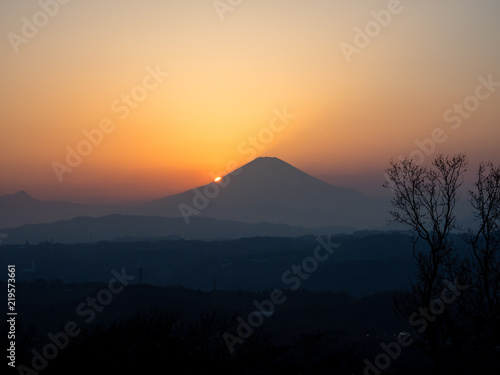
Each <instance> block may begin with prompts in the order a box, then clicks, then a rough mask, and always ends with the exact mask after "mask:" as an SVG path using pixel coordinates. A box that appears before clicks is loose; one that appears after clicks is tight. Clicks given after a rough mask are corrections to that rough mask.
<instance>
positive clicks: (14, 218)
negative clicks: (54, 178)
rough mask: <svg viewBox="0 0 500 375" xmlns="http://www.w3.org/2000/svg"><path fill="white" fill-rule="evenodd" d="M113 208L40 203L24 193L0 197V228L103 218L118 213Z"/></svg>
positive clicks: (117, 209) (117, 208) (115, 208)
mask: <svg viewBox="0 0 500 375" xmlns="http://www.w3.org/2000/svg"><path fill="white" fill-rule="evenodd" d="M121 210H123V209H122V208H119V207H115V206H97V205H87V204H79V203H70V202H62V201H42V200H38V199H35V198H33V197H32V196H30V195H29V194H28V193H27V192H25V191H19V192H18V193H16V194H10V195H3V196H0V228H14V227H17V226H21V225H24V224H36V223H51V222H54V221H56V220H63V219H71V218H74V217H77V216H103V215H109V214H112V213H116V212H120V211H121Z"/></svg>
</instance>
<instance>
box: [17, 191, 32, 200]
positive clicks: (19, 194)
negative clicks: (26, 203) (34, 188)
mask: <svg viewBox="0 0 500 375" xmlns="http://www.w3.org/2000/svg"><path fill="white" fill-rule="evenodd" d="M13 197H17V198H31V195H29V194H28V193H27V192H26V191H24V190H19V191H18V192H17V193H16V194H13Z"/></svg>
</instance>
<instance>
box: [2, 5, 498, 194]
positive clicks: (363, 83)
mask: <svg viewBox="0 0 500 375" xmlns="http://www.w3.org/2000/svg"><path fill="white" fill-rule="evenodd" d="M65 2H66V3H67V4H60V3H65ZM60 3H59V2H55V0H41V1H39V2H37V1H28V0H16V1H8V2H7V1H3V2H2V5H1V7H2V11H1V12H0V30H1V33H0V34H1V35H2V42H1V44H0V53H1V60H0V82H1V85H0V101H1V107H0V131H1V133H0V134H1V138H0V176H1V180H0V195H1V194H8V193H14V192H16V191H17V190H20V189H24V190H27V191H28V192H30V193H31V194H32V195H34V196H36V197H37V198H40V199H56V198H64V199H69V198H71V199H80V200H83V199H85V198H88V197H96V196H102V197H106V196H112V197H116V198H134V199H148V198H157V197H161V196H165V195H168V194H171V193H176V192H180V191H183V190H187V189H189V188H192V187H195V186H198V185H201V184H205V183H208V182H209V181H211V179H212V177H211V172H213V173H215V174H220V173H219V172H224V171H226V169H227V167H226V165H227V163H228V162H231V161H235V162H237V163H239V164H240V165H242V164H244V163H246V162H248V161H250V160H251V159H252V158H253V157H254V156H276V157H279V158H281V159H283V160H285V161H287V162H289V163H291V164H293V165H295V166H296V167H298V168H300V169H302V170H304V171H306V172H308V173H310V174H313V175H315V176H325V175H330V176H332V175H350V174H363V175H365V174H366V175H375V176H377V175H380V174H381V173H382V171H383V169H384V168H385V167H386V166H387V164H388V162H389V161H390V159H391V158H397V157H399V156H400V155H402V156H407V155H409V154H411V153H412V152H413V156H415V157H417V158H421V157H422V155H424V154H423V153H420V152H414V150H418V147H417V145H416V143H415V142H416V141H417V140H420V141H423V140H425V139H431V138H432V137H434V140H433V141H430V140H429V141H427V142H424V143H423V144H421V147H424V148H425V147H427V151H428V153H429V156H427V155H425V160H423V161H424V162H426V161H429V160H430V159H431V158H432V156H433V155H435V153H437V152H439V153H453V152H462V151H466V152H467V153H468V154H469V156H470V158H471V161H472V164H473V165H474V163H476V162H477V161H479V160H482V159H488V160H492V161H494V162H495V163H500V153H499V152H498V146H499V141H500V48H499V43H498V41H499V37H500V23H499V22H498V20H499V19H500V2H499V1H498V0H481V1H472V0H469V1H465V0H440V1H435V0H413V1H411V0H402V1H400V2H399V1H397V0H391V1H352V0H307V1H306V0H243V1H240V2H238V1H237V0H232V1H229V0H221V1H213V0H141V1H139V0H106V1H96V0H71V1H68V0H65V1H63V0H60ZM231 3H232V4H234V5H230V4H231ZM43 4H46V5H43ZM216 6H217V9H216ZM44 9H45V10H44ZM374 12H375V13H374ZM360 31H361V32H363V33H364V35H361V34H360ZM481 77H482V78H481ZM497 82H498V83H497ZM455 104H457V105H461V107H459V106H455V107H454V105H455ZM280 113H281V114H280ZM283 113H285V115H283ZM277 114H279V115H278V116H277ZM292 115H293V116H292ZM100 126H101V128H102V129H101V130H99V131H94V130H93V129H99V127H100ZM103 130H104V131H105V132H104V131H103ZM84 131H86V132H87V133H86V134H87V136H88V137H91V139H92V141H93V142H94V143H95V145H92V144H91V143H90V141H88V140H87V136H86V135H85V134H84ZM99 134H102V136H101V135H99ZM249 137H250V138H249ZM252 137H256V138H252ZM89 146H92V149H90V148H89ZM68 147H69V148H70V149H71V150H74V152H75V153H80V154H83V155H80V156H75V155H73V156H72V157H70V159H69V162H70V163H71V164H72V166H70V165H69V164H68V161H67V160H66V159H67V154H68ZM434 149H435V150H434ZM79 158H81V160H80V159H79ZM55 163H56V164H55ZM55 168H56V169H57V170H58V173H56V170H55ZM70 170H71V172H70ZM58 174H59V176H58ZM329 181H330V182H334V181H335V179H334V178H331V179H330V180H329ZM339 181H340V180H339ZM342 181H345V178H344V179H343V180H342ZM358 182H359V181H358Z"/></svg>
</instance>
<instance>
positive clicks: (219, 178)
mask: <svg viewBox="0 0 500 375" xmlns="http://www.w3.org/2000/svg"><path fill="white" fill-rule="evenodd" d="M220 180H222V177H215V180H214V181H215V182H219V181H220Z"/></svg>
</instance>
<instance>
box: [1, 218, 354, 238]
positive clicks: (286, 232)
mask: <svg viewBox="0 0 500 375" xmlns="http://www.w3.org/2000/svg"><path fill="white" fill-rule="evenodd" d="M344 229H345V228H335V227H323V228H316V229H309V228H301V227H296V226H295V227H294V226H289V225H284V224H270V223H241V222H236V221H228V220H218V219H212V218H203V217H199V218H193V220H192V222H191V223H190V224H189V225H186V223H185V222H184V220H183V219H182V218H174V217H159V216H132V215H109V216H104V217H98V218H94V217H78V218H74V219H71V220H61V221H57V222H55V223H47V224H28V225H24V226H21V227H16V228H5V229H2V230H0V235H1V238H0V240H1V242H0V244H23V243H25V242H26V241H28V242H30V243H34V244H36V243H39V242H45V241H48V242H59V243H66V244H73V243H89V242H97V241H112V240H119V241H131V240H134V239H136V240H140V239H154V238H158V239H160V238H167V237H169V236H171V238H172V239H175V238H179V237H181V238H183V239H200V240H213V239H234V238H242V237H254V236H283V237H296V236H302V235H306V234H329V233H340V232H343V231H344Z"/></svg>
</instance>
